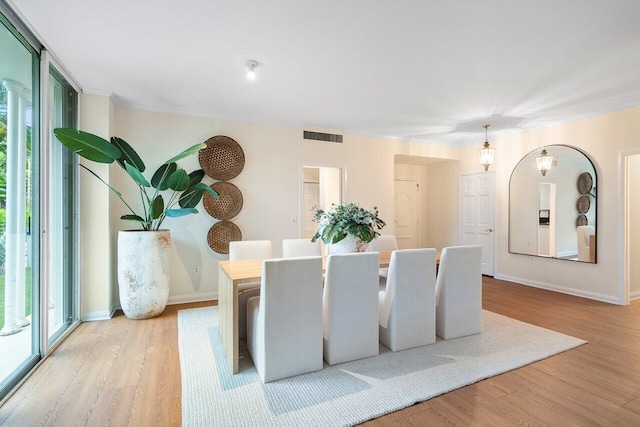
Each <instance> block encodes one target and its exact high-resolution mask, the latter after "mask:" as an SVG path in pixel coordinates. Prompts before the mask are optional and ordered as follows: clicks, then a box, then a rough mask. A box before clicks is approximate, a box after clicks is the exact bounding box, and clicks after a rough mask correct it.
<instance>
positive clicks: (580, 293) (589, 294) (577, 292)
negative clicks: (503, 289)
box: [494, 274, 640, 305]
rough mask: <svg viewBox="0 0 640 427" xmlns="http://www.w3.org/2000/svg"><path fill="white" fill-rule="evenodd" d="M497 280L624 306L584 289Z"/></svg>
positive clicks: (533, 281) (514, 278) (513, 278)
mask: <svg viewBox="0 0 640 427" xmlns="http://www.w3.org/2000/svg"><path fill="white" fill-rule="evenodd" d="M494 277H495V278H496V279H500V280H506V281H507V282H514V283H519V284H521V285H526V286H531V287H534V288H540V289H546V290H548V291H554V292H560V293H562V294H567V295H574V296H577V297H582V298H588V299H592V300H596V301H602V302H608V303H610V304H616V305H623V303H622V301H620V300H619V299H618V298H617V297H615V296H611V295H606V294H601V293H598V292H591V291H585V290H583V289H575V288H567V287H565V286H560V285H554V284H552V283H545V282H538V281H535V280H529V279H523V278H521V277H512V276H506V275H503V274H496V275H495V276H494ZM638 296H639V297H640V295H638Z"/></svg>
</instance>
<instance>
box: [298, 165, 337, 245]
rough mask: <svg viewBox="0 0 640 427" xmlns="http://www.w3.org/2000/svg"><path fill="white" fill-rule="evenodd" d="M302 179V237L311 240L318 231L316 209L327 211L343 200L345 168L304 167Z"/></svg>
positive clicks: (300, 216)
mask: <svg viewBox="0 0 640 427" xmlns="http://www.w3.org/2000/svg"><path fill="white" fill-rule="evenodd" d="M300 177H301V178H300V188H301V194H300V207H299V209H300V214H299V218H300V220H299V224H300V237H301V238H303V239H311V238H312V237H313V236H314V234H315V233H316V231H317V230H318V224H316V223H315V222H314V221H313V219H314V214H315V209H317V208H320V209H324V210H327V209H329V208H330V207H331V205H332V204H336V205H337V204H340V202H341V201H342V200H343V194H344V191H343V188H344V168H340V167H335V166H315V165H314V166H309V165H303V166H301V168H300Z"/></svg>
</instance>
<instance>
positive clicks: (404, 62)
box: [13, 0, 640, 146]
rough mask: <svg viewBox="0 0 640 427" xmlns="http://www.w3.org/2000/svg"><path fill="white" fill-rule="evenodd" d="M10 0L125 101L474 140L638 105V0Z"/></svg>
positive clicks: (75, 68)
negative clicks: (252, 69)
mask: <svg viewBox="0 0 640 427" xmlns="http://www.w3.org/2000/svg"><path fill="white" fill-rule="evenodd" d="M13 4H14V5H15V6H16V7H17V8H18V9H19V10H20V11H21V13H22V14H23V16H24V17H25V18H26V19H27V21H29V22H30V24H31V25H32V26H33V27H34V28H35V29H36V31H37V33H38V34H39V36H40V37H41V38H42V39H43V41H44V42H45V43H46V44H47V45H48V46H49V48H50V49H51V50H52V51H53V52H54V54H55V55H56V56H57V57H58V58H59V59H60V61H61V62H62V63H63V64H64V65H65V67H66V68H67V69H68V70H69V71H70V72H71V73H72V75H73V76H74V77H75V79H76V80H77V81H78V82H79V83H80V84H81V85H82V86H83V87H84V88H85V89H91V90H104V91H112V92H113V93H114V95H115V102H116V104H117V105H120V106H132V107H136V108H142V109H149V110H158V111H167V112H175V113H184V114H194V115H202V116H210V117H217V118H223V119H235V120H241V121H248V122H258V123H268V124H274V125H283V126H291V127H304V126H312V127H314V128H322V129H330V130H337V131H341V132H344V133H347V134H360V135H371V136H381V137H390V138H398V139H404V140H411V141H425V142H431V143H437V144H446V145H459V146H464V145H469V144H481V143H482V142H483V141H484V129H483V128H482V126H483V125H484V124H485V123H491V124H492V127H491V128H490V130H489V140H493V139H496V138H498V137H500V136H501V135H504V134H507V133H513V132H522V131H525V130H530V129H536V128H540V127H545V126H548V125H551V124H556V123H562V122H567V121H571V120H576V119H579V118H584V117H589V116H594V115H598V114H602V113H606V112H611V111H615V110H620V109H623V108H627V107H631V106H636V105H640V2H638V0H607V1H605V0H535V1H525V0H456V1H446V0H413V1H410V0H396V1H386V0H384V1H383V0H322V1H309V0H307V1H303V0H279V1H276V0H273V1H260V0H253V1H250V0H183V1H168V0H153V1H151V0H109V1H98V0H56V1H51V0H13ZM248 59H255V60H257V61H258V62H259V63H260V66H259V67H258V69H257V73H258V77H257V79H256V80H255V81H253V82H249V81H248V80H247V79H246V78H245V73H246V68H245V62H246V61H247V60H248ZM561 142H562V141H552V143H561Z"/></svg>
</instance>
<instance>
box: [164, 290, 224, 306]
mask: <svg viewBox="0 0 640 427" xmlns="http://www.w3.org/2000/svg"><path fill="white" fill-rule="evenodd" d="M217 299H218V293H217V292H205V293H198V294H189V295H178V296H174V297H169V301H168V302H167V304H168V305H174V304H185V303H188V302H201V301H211V300H217Z"/></svg>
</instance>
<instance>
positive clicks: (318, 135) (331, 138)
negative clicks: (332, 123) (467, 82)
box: [302, 130, 342, 144]
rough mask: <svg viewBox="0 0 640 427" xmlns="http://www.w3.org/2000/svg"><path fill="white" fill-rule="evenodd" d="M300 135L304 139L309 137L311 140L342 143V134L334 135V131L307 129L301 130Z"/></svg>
mask: <svg viewBox="0 0 640 427" xmlns="http://www.w3.org/2000/svg"><path fill="white" fill-rule="evenodd" d="M302 133H303V135H302V137H303V138H304V139H311V140H313V141H327V142H336V143H338V144H342V135H336V134H334V133H324V132H313V131H309V130H305V131H302Z"/></svg>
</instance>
